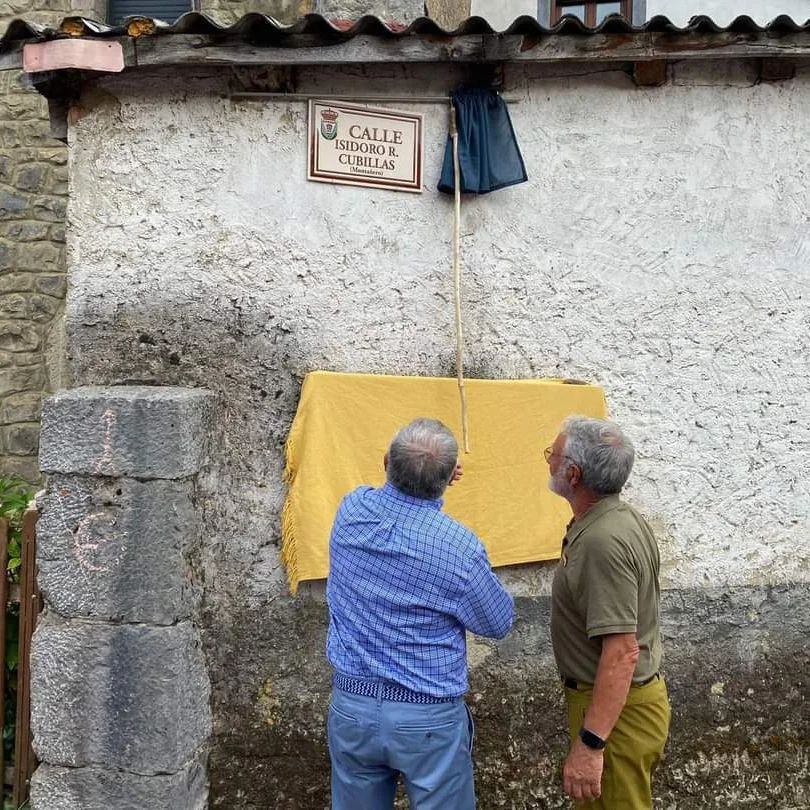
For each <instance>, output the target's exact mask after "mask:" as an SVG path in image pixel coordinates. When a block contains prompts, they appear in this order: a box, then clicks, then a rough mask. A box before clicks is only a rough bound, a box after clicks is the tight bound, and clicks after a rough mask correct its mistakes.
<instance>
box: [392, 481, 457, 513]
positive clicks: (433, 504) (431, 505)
mask: <svg viewBox="0 0 810 810" xmlns="http://www.w3.org/2000/svg"><path fill="white" fill-rule="evenodd" d="M380 492H381V493H382V494H383V495H385V496H386V497H387V498H391V499H392V500H395V501H398V502H399V503H407V504H410V505H411V506H421V507H427V508H428V509H441V508H442V506H443V505H444V499H442V498H415V497H414V496H413V495H406V494H405V493H404V492H402V491H401V490H398V489H397V488H396V487H395V486H394V485H393V484H392V483H390V482H388V481H386V483H385V484H384V485H383V486H382V488H381V489H380Z"/></svg>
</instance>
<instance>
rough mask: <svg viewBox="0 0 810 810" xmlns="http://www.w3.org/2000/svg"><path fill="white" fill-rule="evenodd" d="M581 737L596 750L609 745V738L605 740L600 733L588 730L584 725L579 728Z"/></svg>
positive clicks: (589, 746)
mask: <svg viewBox="0 0 810 810" xmlns="http://www.w3.org/2000/svg"><path fill="white" fill-rule="evenodd" d="M579 739H580V740H582V742H584V743H585V745H587V746H588V748H593V750H594V751H602V750H603V749H604V747H605V746H606V745H607V740H603V739H602V738H601V737H600V736H599V735H598V734H594V733H593V732H592V731H588V729H587V728H585V727H584V726H583V727H582V728H581V729H580V730H579Z"/></svg>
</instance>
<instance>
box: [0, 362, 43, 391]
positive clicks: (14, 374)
mask: <svg viewBox="0 0 810 810" xmlns="http://www.w3.org/2000/svg"><path fill="white" fill-rule="evenodd" d="M44 387H45V370H44V369H43V367H42V366H41V365H35V366H17V367H16V368H4V369H0V391H3V392H4V393H5V394H16V393H17V392H20V391H41V390H42V389H43V388H44Z"/></svg>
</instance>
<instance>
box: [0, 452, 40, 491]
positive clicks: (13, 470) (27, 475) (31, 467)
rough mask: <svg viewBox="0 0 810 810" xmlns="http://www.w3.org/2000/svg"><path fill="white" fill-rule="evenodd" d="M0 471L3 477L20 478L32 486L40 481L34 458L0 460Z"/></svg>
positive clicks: (9, 457) (37, 466) (21, 457)
mask: <svg viewBox="0 0 810 810" xmlns="http://www.w3.org/2000/svg"><path fill="white" fill-rule="evenodd" d="M0 469H2V470H3V475H4V476H9V477H11V478H22V479H23V481H29V482H30V483H32V484H35V483H37V482H38V481H39V480H40V479H41V476H40V474H39V465H38V464H37V457H36V456H28V457H26V456H8V457H6V458H3V459H2V460H0Z"/></svg>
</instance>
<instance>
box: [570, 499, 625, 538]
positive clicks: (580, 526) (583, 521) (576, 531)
mask: <svg viewBox="0 0 810 810" xmlns="http://www.w3.org/2000/svg"><path fill="white" fill-rule="evenodd" d="M619 505H621V500H620V499H619V496H618V495H606V496H605V497H604V498H601V499H600V500H598V501H597V502H596V503H595V504H594V505H593V506H592V507H591V508H590V509H589V510H588V511H587V512H586V513H585V514H584V515H583V516H582V517H581V518H579V520H572V521H571V522H570V523H569V524H568V531H567V532H566V533H565V543H566V545H570V544H571V543H573V542H574V540H576V539H577V537H579V536H580V535H581V534H582V532H584V531H585V529H587V528H588V526H590V525H591V524H592V523H593V522H594V521H595V520H597V519H599V518H600V517H602V515H606V514H607V513H608V512H611V511H613V510H614V509H615V508H616V507H617V506H619Z"/></svg>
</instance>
